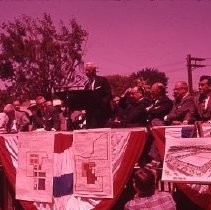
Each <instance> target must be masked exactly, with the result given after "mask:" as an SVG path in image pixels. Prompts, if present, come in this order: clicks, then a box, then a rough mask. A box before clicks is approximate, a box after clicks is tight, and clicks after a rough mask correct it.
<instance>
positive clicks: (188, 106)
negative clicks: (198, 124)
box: [166, 95, 195, 124]
mask: <svg viewBox="0 0 211 210" xmlns="http://www.w3.org/2000/svg"><path fill="white" fill-rule="evenodd" d="M194 113H195V106H194V100H193V97H192V96H191V95H186V96H185V97H184V98H183V99H181V100H180V101H174V105H173V108H172V110H171V112H170V113H169V114H168V115H167V120H166V122H167V124H172V122H173V121H180V122H183V121H188V123H189V124H191V123H194Z"/></svg>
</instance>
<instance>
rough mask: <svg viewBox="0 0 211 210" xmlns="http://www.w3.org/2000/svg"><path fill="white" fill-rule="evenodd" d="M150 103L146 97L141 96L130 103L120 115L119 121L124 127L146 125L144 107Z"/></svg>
mask: <svg viewBox="0 0 211 210" xmlns="http://www.w3.org/2000/svg"><path fill="white" fill-rule="evenodd" d="M150 104H151V101H150V100H149V99H148V98H142V99H140V100H139V101H137V102H136V103H133V104H131V105H130V106H129V107H128V108H127V109H126V110H125V111H124V113H123V114H122V116H120V122H121V124H122V125H124V126H125V127H131V126H133V127H135V126H146V123H147V112H146V107H147V106H149V105H150Z"/></svg>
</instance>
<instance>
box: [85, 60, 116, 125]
mask: <svg viewBox="0 0 211 210" xmlns="http://www.w3.org/2000/svg"><path fill="white" fill-rule="evenodd" d="M96 70H97V67H96V65H95V64H94V63H92V62H88V63H86V64H85V73H86V76H87V78H88V80H87V81H86V83H85V85H84V89H85V90H93V91H94V92H95V95H96V97H97V98H96V99H97V100H96V101H95V103H93V107H91V109H89V110H86V122H87V128H102V127H104V126H105V124H106V123H107V121H108V119H109V118H110V116H111V101H112V95H111V88H110V85H109V82H108V80H107V79H106V78H105V77H102V76H98V75H97V72H96ZM97 102H99V103H97Z"/></svg>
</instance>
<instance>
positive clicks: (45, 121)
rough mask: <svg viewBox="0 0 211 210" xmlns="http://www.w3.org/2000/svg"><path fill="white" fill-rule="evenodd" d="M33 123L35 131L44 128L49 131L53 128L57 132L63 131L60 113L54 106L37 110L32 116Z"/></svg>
mask: <svg viewBox="0 0 211 210" xmlns="http://www.w3.org/2000/svg"><path fill="white" fill-rule="evenodd" d="M32 122H33V129H37V128H44V129H45V130H47V131H50V130H51V129H52V128H54V129H55V130H60V129H61V120H60V117H59V111H58V110H57V109H56V108H55V107H53V106H49V107H46V108H45V109H37V110H35V111H34V112H33V114H32Z"/></svg>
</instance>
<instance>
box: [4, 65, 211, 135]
mask: <svg viewBox="0 0 211 210" xmlns="http://www.w3.org/2000/svg"><path fill="white" fill-rule="evenodd" d="M91 67H92V66H91ZM173 97H174V99H173V100H171V99H170V98H169V97H168V96H167V94H166V86H165V85H164V84H162V83H160V82H156V83H154V84H153V85H152V86H151V87H150V88H149V85H148V86H147V88H146V84H143V82H141V80H140V82H137V83H136V85H135V86H133V87H129V88H128V89H127V90H126V91H125V92H124V93H123V94H122V95H121V96H114V97H113V101H111V102H110V104H111V109H110V110H111V112H110V114H109V116H110V118H109V120H108V121H107V122H104V123H102V124H101V126H100V127H111V128H113V127H119V128H121V127H122V128H125V127H145V126H160V125H166V126H168V125H182V124H184V125H185V124H194V123H195V122H196V121H201V122H210V121H211V76H208V75H204V76H201V77H200V79H199V91H198V92H197V93H196V94H195V95H194V96H192V95H190V94H189V91H188V84H187V83H186V82H185V81H178V82H176V84H175V87H174V89H173ZM35 102H36V104H34V105H33V106H32V105H30V106H28V107H27V108H26V107H25V109H24V110H20V108H23V106H21V103H20V101H19V100H14V101H13V102H12V103H11V104H6V106H5V107H4V110H3V113H4V117H3V115H2V118H5V120H4V121H5V122H6V121H7V122H6V123H4V124H5V125H4V126H3V125H2V126H1V127H6V131H7V132H13V130H17V131H28V130H36V129H40V128H44V129H45V130H61V129H62V130H65V129H67V127H69V130H73V129H84V128H89V126H88V127H87V125H86V121H87V119H86V114H87V112H86V110H79V111H78V112H77V113H79V114H78V115H77V116H76V117H75V118H74V119H73V118H72V117H71V116H69V115H71V113H72V112H73V111H74V110H72V111H71V113H67V112H66V111H65V110H64V106H63V105H62V104H59V105H56V106H55V105H54V104H53V101H46V100H45V98H44V97H43V96H37V98H36V99H35ZM62 109H63V110H62ZM74 113H75V112H74ZM73 115H74V114H73ZM5 116H6V117H5ZM93 116H94V115H93ZM67 119H69V120H71V122H69V124H71V125H69V126H66V128H61V126H62V124H64V123H67V122H66V120H67ZM98 121H99V119H98ZM14 125H15V126H16V127H17V128H16V129H14ZM63 127H64V126H63ZM98 127H99V126H98ZM96 128H97V127H96ZM67 130H68V129H67Z"/></svg>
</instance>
